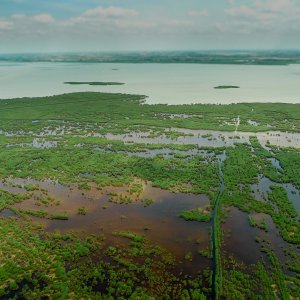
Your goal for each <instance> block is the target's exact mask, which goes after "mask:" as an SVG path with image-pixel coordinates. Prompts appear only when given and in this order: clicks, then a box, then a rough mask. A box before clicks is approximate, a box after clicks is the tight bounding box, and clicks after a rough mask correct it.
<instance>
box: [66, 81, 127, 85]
mask: <svg viewBox="0 0 300 300" xmlns="http://www.w3.org/2000/svg"><path fill="white" fill-rule="evenodd" d="M64 84H71V85H80V84H87V85H123V84H124V83H122V82H105V81H104V82H103V81H100V82H99V81H87V82H84V81H67V82H64Z"/></svg>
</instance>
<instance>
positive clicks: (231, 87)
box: [214, 85, 240, 89]
mask: <svg viewBox="0 0 300 300" xmlns="http://www.w3.org/2000/svg"><path fill="white" fill-rule="evenodd" d="M239 88H240V87H239V86H237V85H219V86H215V87H214V89H239Z"/></svg>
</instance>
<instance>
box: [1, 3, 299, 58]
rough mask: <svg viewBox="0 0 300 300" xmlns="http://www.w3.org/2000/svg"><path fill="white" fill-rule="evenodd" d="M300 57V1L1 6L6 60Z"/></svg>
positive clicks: (10, 4)
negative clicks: (282, 53) (159, 53)
mask: <svg viewBox="0 0 300 300" xmlns="http://www.w3.org/2000/svg"><path fill="white" fill-rule="evenodd" d="M213 49H300V0H0V53H11V52H70V51H71V52H76V51H132V50H134V51H153V50H213Z"/></svg>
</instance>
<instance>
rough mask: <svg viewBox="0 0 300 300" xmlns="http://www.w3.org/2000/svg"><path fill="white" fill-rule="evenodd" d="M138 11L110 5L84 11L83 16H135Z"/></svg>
mask: <svg viewBox="0 0 300 300" xmlns="http://www.w3.org/2000/svg"><path fill="white" fill-rule="evenodd" d="M138 15H139V13H138V12H137V11H136V10H134V9H126V8H121V7H115V6H110V7H107V8H103V7H101V6H99V7H96V8H94V9H89V10H87V11H85V12H84V13H83V14H82V16H83V17H103V18H109V17H136V16H138Z"/></svg>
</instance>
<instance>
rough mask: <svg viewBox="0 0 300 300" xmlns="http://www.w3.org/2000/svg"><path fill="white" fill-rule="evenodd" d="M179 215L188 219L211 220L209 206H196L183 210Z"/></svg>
mask: <svg viewBox="0 0 300 300" xmlns="http://www.w3.org/2000/svg"><path fill="white" fill-rule="evenodd" d="M179 217H180V218H183V219H184V220H186V221H198V222H209V221H210V218H211V212H210V209H209V208H195V209H192V210H188V211H182V212H181V213H180V214H179Z"/></svg>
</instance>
